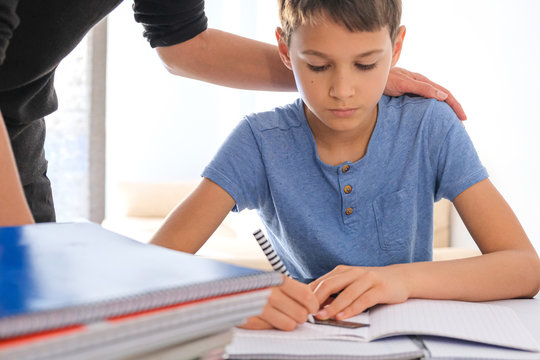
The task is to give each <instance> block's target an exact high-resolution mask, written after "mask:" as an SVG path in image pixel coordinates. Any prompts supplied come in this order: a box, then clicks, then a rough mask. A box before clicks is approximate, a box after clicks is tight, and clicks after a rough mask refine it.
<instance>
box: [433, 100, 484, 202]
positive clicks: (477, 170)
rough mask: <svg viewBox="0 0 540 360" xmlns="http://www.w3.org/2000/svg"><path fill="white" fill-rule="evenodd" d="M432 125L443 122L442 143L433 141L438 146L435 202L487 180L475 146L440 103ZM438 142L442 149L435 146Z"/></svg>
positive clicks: (453, 197) (436, 107)
mask: <svg viewBox="0 0 540 360" xmlns="http://www.w3.org/2000/svg"><path fill="white" fill-rule="evenodd" d="M432 116H433V121H434V122H435V123H436V122H440V124H439V125H440V127H441V128H444V129H445V131H444V132H441V135H442V136H441V139H440V140H442V141H440V142H439V141H433V140H436V139H432V144H433V145H434V146H437V150H436V151H435V152H434V153H435V154H438V155H437V156H436V157H435V160H436V162H435V171H436V184H435V201H438V200H440V199H441V198H446V199H449V200H451V201H454V199H455V197H456V196H458V195H459V194H460V193H462V192H463V191H464V190H466V189H468V188H469V187H471V186H472V185H474V184H476V183H477V182H479V181H482V180H484V179H486V178H487V177H488V173H487V170H486V169H485V167H484V166H483V165H482V163H481V161H480V158H479V157H478V154H477V152H476V149H475V148H474V145H473V143H472V141H471V139H470V137H469V135H468V134H467V131H466V130H465V127H464V126H463V124H462V123H461V121H460V120H459V119H458V118H457V116H456V115H455V114H454V112H453V111H452V110H451V108H450V107H449V106H448V105H447V104H445V103H441V102H438V103H437V104H436V105H435V106H434V109H433V113H432ZM437 142H439V145H436V143H437Z"/></svg>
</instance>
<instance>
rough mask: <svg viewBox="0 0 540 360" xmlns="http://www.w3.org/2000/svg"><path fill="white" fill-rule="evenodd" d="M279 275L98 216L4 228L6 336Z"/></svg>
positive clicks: (235, 288) (1, 270)
mask: <svg viewBox="0 0 540 360" xmlns="http://www.w3.org/2000/svg"><path fill="white" fill-rule="evenodd" d="M281 281H282V280H281V276H280V275H279V274H277V273H274V272H264V271H259V270H254V269H249V268H244V267H239V266H235V265H231V264H226V263H221V262H218V261H214V260H209V259H204V258H200V257H197V256H194V255H190V254H184V253H181V252H178V251H173V250H169V249H165V248H162V247H158V246H154V245H149V244H143V243H140V242H137V241H134V240H131V239H129V238H126V237H124V236H121V235H118V234H116V233H113V232H110V231H108V230H105V229H103V228H102V227H101V226H99V225H97V224H92V223H69V224H51V223H49V224H36V225H27V226H20V227H5V228H0V294H1V296H0V339H5V338H9V337H14V336H20V335H23V334H29V333H35V332H40V331H45V330H50V329H58V328H62V327H67V326H71V325H77V324H85V323H90V322H95V321H99V320H103V319H105V318H108V317H112V316H119V315H125V314H131V313H136V312H140V311H145V310H150V309H156V308H160V307H164V306H169V305H174V304H181V303H186V302H190V301H195V300H200V299H206V298H210V297H216V296H220V295H225V294H232V293H240V292H245V291H249V290H255V289H262V288H266V287H270V286H274V285H278V284H280V283H281Z"/></svg>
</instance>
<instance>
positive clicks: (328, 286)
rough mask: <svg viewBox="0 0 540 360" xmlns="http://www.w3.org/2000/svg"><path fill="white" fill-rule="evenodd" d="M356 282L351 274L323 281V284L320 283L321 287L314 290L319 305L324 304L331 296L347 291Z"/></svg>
mask: <svg viewBox="0 0 540 360" xmlns="http://www.w3.org/2000/svg"><path fill="white" fill-rule="evenodd" d="M354 280H355V277H354V275H353V274H350V273H349V274H343V275H336V276H332V277H328V278H326V279H324V280H322V281H321V282H319V285H318V286H317V288H316V289H315V290H314V293H315V296H316V297H317V301H318V303H319V304H322V303H324V302H325V301H326V300H327V299H328V298H329V297H330V295H332V294H335V293H337V292H339V291H341V290H343V289H345V288H346V287H347V286H349V284H351V282H353V281H354ZM338 298H339V296H338ZM336 299H337V298H336ZM334 301H335V300H334Z"/></svg>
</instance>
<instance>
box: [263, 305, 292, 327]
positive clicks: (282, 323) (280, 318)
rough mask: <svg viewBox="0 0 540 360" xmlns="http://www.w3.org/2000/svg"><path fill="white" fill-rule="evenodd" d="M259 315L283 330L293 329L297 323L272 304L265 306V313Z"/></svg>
mask: <svg viewBox="0 0 540 360" xmlns="http://www.w3.org/2000/svg"><path fill="white" fill-rule="evenodd" d="M259 317H262V319H263V320H264V321H265V322H267V323H268V324H270V325H271V326H272V327H273V328H276V329H279V330H283V331H293V330H294V329H295V328H296V325H297V322H296V321H295V320H293V319H292V318H290V317H289V316H287V315H286V314H284V313H283V312H281V311H280V310H278V309H276V308H274V307H272V306H267V307H265V309H264V311H263V313H262V314H261V315H259Z"/></svg>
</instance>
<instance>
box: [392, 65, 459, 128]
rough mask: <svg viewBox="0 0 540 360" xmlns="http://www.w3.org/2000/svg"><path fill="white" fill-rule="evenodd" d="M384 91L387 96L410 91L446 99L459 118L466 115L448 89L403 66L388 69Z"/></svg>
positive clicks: (442, 99) (428, 96)
mask: <svg viewBox="0 0 540 360" xmlns="http://www.w3.org/2000/svg"><path fill="white" fill-rule="evenodd" d="M384 93H385V94H386V95H389V96H401V95H403V94H405V93H412V94H416V95H420V96H424V97H427V98H434V99H437V100H440V101H446V103H447V104H448V105H450V107H451V108H452V109H453V110H454V112H455V113H456V115H457V116H458V118H459V119H460V120H467V115H465V112H464V111H463V108H462V107H461V105H460V103H459V102H458V101H457V100H456V98H455V97H454V96H453V95H452V94H451V93H450V91H448V90H447V89H445V88H444V87H442V86H440V85H438V84H436V83H434V82H433V81H431V80H429V79H428V78H427V77H425V76H424V75H421V74H418V73H413V72H410V71H408V70H405V69H403V68H399V67H393V68H392V69H391V70H390V74H389V75H388V81H387V82H386V88H385V89H384Z"/></svg>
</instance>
